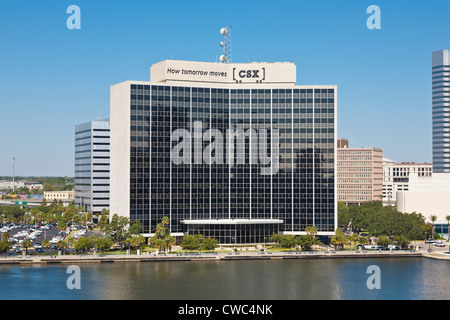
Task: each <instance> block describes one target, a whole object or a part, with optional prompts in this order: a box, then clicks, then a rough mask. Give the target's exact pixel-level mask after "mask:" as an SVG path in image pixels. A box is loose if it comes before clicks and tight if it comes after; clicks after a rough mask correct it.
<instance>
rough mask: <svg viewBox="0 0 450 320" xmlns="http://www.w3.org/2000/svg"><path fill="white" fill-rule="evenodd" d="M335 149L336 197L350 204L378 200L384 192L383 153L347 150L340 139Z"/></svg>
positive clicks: (377, 150) (358, 149)
mask: <svg viewBox="0 0 450 320" xmlns="http://www.w3.org/2000/svg"><path fill="white" fill-rule="evenodd" d="M338 145H339V146H341V148H337V197H338V201H342V202H344V203H346V204H349V205H361V204H362V203H364V202H368V201H376V200H377V201H380V200H381V196H382V190H383V160H382V159H383V151H382V150H381V149H378V148H349V147H348V140H345V139H339V140H338Z"/></svg>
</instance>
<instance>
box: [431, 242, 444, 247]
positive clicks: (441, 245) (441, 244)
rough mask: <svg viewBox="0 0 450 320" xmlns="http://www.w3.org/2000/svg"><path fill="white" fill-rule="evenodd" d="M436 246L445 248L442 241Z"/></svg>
mask: <svg viewBox="0 0 450 320" xmlns="http://www.w3.org/2000/svg"><path fill="white" fill-rule="evenodd" d="M434 245H435V246H436V247H445V243H443V242H442V241H439V242H436V243H435V244H434Z"/></svg>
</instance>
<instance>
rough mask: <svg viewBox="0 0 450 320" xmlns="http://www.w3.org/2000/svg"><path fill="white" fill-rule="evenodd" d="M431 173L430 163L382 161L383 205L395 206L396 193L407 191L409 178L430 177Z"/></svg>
mask: <svg viewBox="0 0 450 320" xmlns="http://www.w3.org/2000/svg"><path fill="white" fill-rule="evenodd" d="M432 172H433V165H432V164H431V163H413V162H402V163H397V162H396V161H393V160H390V159H383V204H384V205H396V201H397V191H408V190H409V176H410V174H412V175H417V176H419V177H430V176H431V175H432Z"/></svg>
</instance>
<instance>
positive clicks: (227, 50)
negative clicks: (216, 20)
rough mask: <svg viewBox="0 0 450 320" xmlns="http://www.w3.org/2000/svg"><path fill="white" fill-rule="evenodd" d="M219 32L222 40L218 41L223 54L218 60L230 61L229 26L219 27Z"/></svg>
mask: <svg viewBox="0 0 450 320" xmlns="http://www.w3.org/2000/svg"><path fill="white" fill-rule="evenodd" d="M220 34H221V35H223V41H220V46H221V47H222V48H223V54H222V55H221V56H220V58H219V60H220V62H222V63H231V59H232V57H231V26H229V27H225V28H222V29H220Z"/></svg>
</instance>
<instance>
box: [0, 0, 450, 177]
mask: <svg viewBox="0 0 450 320" xmlns="http://www.w3.org/2000/svg"><path fill="white" fill-rule="evenodd" d="M72 4H74V5H78V6H79V7H80V9H81V30H69V29H68V28H67V27H66V20H67V18H68V17H69V16H70V14H67V13H66V9H67V7H68V6H70V5H72ZM372 4H374V5H378V6H379V7H380V9H381V30H369V29H368V28H367V27H366V20H367V19H368V18H369V16H370V15H369V14H367V13H366V10H367V8H368V7H369V6H370V5H372ZM449 14H450V1H448V0H434V1H404V0H396V1H392V0H388V1H381V0H373V1H364V0H345V1H343V0H342V1H334V0H319V1H312V0H311V1H300V0H296V1H282V0H280V1H264V0H258V1H253V0H252V1H194V0H190V1H142V0H128V1H114V0H110V1H100V0H98V1H92V0H90V1H88V0H71V1H63V0H58V1H56V0H45V1H43V0H41V1H37V0H34V1H6V0H0V115H1V120H2V121H1V126H0V136H1V141H2V142H1V152H0V175H12V168H11V165H12V157H13V156H15V157H16V175H21V176H26V175H37V176H60V175H62V176H73V174H74V173H73V172H74V127H75V125H76V124H80V123H84V122H87V121H91V120H95V119H96V118H97V117H100V118H105V117H107V116H108V115H109V86H110V85H112V84H115V83H119V82H122V81H125V80H149V78H150V66H151V65H152V64H154V63H156V62H159V61H161V60H165V59H179V60H195V61H211V62H213V61H216V57H217V56H218V55H220V46H219V42H220V41H221V40H222V39H221V35H220V34H219V30H220V28H221V27H223V26H230V25H231V26H232V42H233V62H247V61H266V62H275V61H290V62H293V63H295V64H296V65H297V83H298V84H324V85H325V84H336V85H338V136H339V137H342V138H348V139H350V146H353V147H362V146H363V147H379V148H382V149H383V153H384V156H385V157H387V158H390V159H394V160H397V161H412V162H431V160H432V155H431V141H432V140H431V134H432V132H431V53H432V52H433V51H436V50H440V49H450V36H449V35H450V34H449V30H450V19H449V18H448V17H449Z"/></svg>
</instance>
